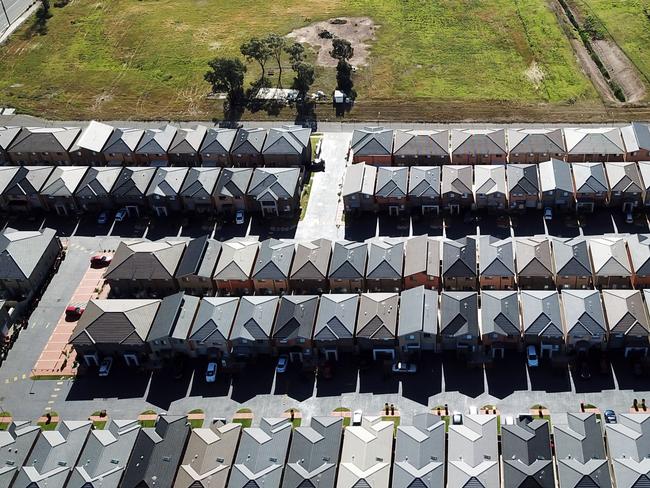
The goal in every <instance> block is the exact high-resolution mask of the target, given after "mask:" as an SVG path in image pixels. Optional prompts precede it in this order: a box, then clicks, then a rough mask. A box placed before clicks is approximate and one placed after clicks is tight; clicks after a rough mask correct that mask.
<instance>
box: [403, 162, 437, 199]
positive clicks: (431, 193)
mask: <svg viewBox="0 0 650 488" xmlns="http://www.w3.org/2000/svg"><path fill="white" fill-rule="evenodd" d="M440 174H441V171H440V166H411V171H410V172H409V186H408V195H409V197H420V198H437V197H439V196H440Z"/></svg>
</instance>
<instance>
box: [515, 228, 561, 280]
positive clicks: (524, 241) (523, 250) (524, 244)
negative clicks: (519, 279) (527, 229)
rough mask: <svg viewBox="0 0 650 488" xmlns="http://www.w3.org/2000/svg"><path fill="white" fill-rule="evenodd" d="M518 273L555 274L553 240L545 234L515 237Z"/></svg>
mask: <svg viewBox="0 0 650 488" xmlns="http://www.w3.org/2000/svg"><path fill="white" fill-rule="evenodd" d="M515 255H516V256H517V258H516V259H517V261H516V262H517V274H518V275H520V276H547V275H552V274H553V258H552V254H551V241H550V239H549V238H548V237H545V236H533V237H515Z"/></svg>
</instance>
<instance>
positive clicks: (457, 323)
mask: <svg viewBox="0 0 650 488" xmlns="http://www.w3.org/2000/svg"><path fill="white" fill-rule="evenodd" d="M480 335H481V333H480V331H479V327H478V294H477V293H476V292H475V291H443V292H442V293H441V294H440V336H441V337H442V347H443V349H445V350H452V351H454V350H455V351H457V352H463V351H467V352H469V351H473V350H474V348H475V347H476V345H477V344H478V339H479V337H480Z"/></svg>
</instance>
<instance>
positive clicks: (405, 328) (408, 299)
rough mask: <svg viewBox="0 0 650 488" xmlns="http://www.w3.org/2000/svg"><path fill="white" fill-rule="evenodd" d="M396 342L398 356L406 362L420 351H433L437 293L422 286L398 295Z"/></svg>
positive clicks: (436, 321) (435, 331) (436, 326)
mask: <svg viewBox="0 0 650 488" xmlns="http://www.w3.org/2000/svg"><path fill="white" fill-rule="evenodd" d="M399 299H400V308H399V319H398V327H397V340H398V342H399V348H400V349H399V352H400V356H401V357H402V358H403V359H404V360H408V359H409V356H411V355H416V354H418V353H419V352H420V350H422V349H425V350H429V351H431V350H434V349H435V348H436V344H437V339H438V292H437V291H434V290H428V289H426V288H425V287H424V286H418V287H417V288H411V289H410V290H406V291H404V292H402V294H401V295H400V298H399Z"/></svg>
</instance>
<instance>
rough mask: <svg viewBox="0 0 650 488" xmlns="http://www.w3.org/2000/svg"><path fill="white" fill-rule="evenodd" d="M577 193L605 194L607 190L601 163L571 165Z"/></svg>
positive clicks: (603, 168)
mask: <svg viewBox="0 0 650 488" xmlns="http://www.w3.org/2000/svg"><path fill="white" fill-rule="evenodd" d="M571 169H572V170H573V181H574V182H575V189H576V192H577V193H606V192H607V191H608V190H609V185H608V183H607V177H606V176H605V167H604V165H603V163H571Z"/></svg>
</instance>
